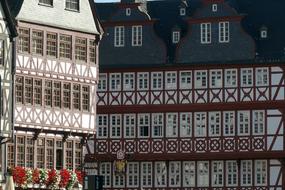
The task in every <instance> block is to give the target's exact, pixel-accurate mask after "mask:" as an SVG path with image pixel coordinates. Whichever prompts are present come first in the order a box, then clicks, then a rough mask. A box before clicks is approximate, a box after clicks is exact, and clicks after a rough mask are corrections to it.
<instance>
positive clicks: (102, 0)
mask: <svg viewBox="0 0 285 190" xmlns="http://www.w3.org/2000/svg"><path fill="white" fill-rule="evenodd" d="M114 1H120V0H95V2H114Z"/></svg>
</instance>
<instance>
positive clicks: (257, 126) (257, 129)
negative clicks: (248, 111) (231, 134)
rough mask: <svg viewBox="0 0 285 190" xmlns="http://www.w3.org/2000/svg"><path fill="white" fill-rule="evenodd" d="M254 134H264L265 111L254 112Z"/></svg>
mask: <svg viewBox="0 0 285 190" xmlns="http://www.w3.org/2000/svg"><path fill="white" fill-rule="evenodd" d="M252 117H253V118H252V119H253V121H252V122H253V134H254V135H263V134H264V124H265V122H264V111H257V110H256V111H253V114H252Z"/></svg>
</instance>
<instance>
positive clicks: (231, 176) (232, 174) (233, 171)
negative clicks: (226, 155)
mask: <svg viewBox="0 0 285 190" xmlns="http://www.w3.org/2000/svg"><path fill="white" fill-rule="evenodd" d="M237 175H238V166H237V162H236V161H226V180H227V183H226V185H227V186H230V187H232V186H236V185H237V182H238V177H237Z"/></svg>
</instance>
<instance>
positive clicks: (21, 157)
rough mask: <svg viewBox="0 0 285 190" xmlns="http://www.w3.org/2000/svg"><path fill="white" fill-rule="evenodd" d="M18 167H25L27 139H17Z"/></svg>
mask: <svg viewBox="0 0 285 190" xmlns="http://www.w3.org/2000/svg"><path fill="white" fill-rule="evenodd" d="M16 165H17V166H23V167H25V137H17V164H16Z"/></svg>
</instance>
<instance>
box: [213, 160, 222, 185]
mask: <svg viewBox="0 0 285 190" xmlns="http://www.w3.org/2000/svg"><path fill="white" fill-rule="evenodd" d="M223 183H224V164H223V161H213V162H212V186H213V187H222V186H223Z"/></svg>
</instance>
